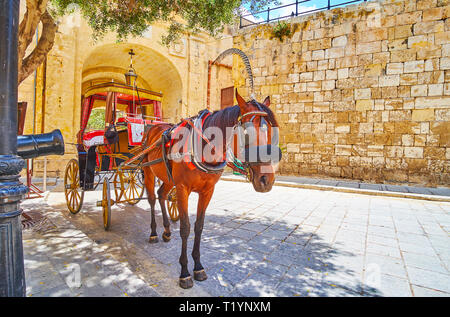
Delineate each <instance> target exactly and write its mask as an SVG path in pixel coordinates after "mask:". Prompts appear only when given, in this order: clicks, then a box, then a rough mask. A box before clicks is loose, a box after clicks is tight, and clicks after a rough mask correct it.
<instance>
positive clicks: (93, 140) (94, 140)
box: [83, 130, 105, 148]
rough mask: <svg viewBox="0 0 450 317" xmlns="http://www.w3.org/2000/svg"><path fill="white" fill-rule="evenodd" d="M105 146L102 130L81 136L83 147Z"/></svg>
mask: <svg viewBox="0 0 450 317" xmlns="http://www.w3.org/2000/svg"><path fill="white" fill-rule="evenodd" d="M101 144H105V131H104V130H94V131H90V132H86V133H84V135H83V145H84V146H85V147H87V148H90V147H91V146H94V145H101Z"/></svg>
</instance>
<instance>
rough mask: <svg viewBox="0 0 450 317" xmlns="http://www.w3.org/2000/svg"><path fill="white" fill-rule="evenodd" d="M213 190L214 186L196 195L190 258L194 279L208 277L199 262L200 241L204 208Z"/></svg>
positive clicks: (201, 279) (206, 206)
mask: <svg viewBox="0 0 450 317" xmlns="http://www.w3.org/2000/svg"><path fill="white" fill-rule="evenodd" d="M213 192H214V187H212V188H210V189H209V190H208V191H206V192H200V193H199V196H198V204H197V219H196V221H195V226H194V232H195V239H194V247H193V249H192V258H193V259H194V279H195V280H196V281H204V280H206V279H207V278H208V276H207V275H206V272H205V270H204V268H203V266H202V263H201V262H200V241H201V236H202V232H203V224H204V221H205V213H206V208H208V204H209V202H210V201H211V197H212V194H213Z"/></svg>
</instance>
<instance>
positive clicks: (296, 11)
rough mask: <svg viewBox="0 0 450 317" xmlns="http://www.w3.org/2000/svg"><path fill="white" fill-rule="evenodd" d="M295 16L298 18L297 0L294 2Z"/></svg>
mask: <svg viewBox="0 0 450 317" xmlns="http://www.w3.org/2000/svg"><path fill="white" fill-rule="evenodd" d="M295 16H298V0H295Z"/></svg>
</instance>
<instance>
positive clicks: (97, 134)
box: [77, 82, 162, 187]
mask: <svg viewBox="0 0 450 317" xmlns="http://www.w3.org/2000/svg"><path fill="white" fill-rule="evenodd" d="M161 101H162V94H161V93H157V92H153V91H150V90H146V89H142V88H136V87H133V86H129V85H125V84H120V83H115V82H109V83H103V84H98V85H94V86H91V87H89V88H88V89H87V90H86V92H85V95H84V99H83V102H82V105H81V120H80V132H79V133H78V142H77V143H78V156H79V162H80V168H81V170H85V173H86V174H85V177H83V175H82V176H81V180H82V183H85V182H84V181H86V184H84V185H86V186H87V187H89V184H90V183H92V181H93V180H92V178H93V176H92V177H91V175H93V172H94V170H96V171H108V170H112V169H114V168H116V167H117V166H118V165H119V164H120V163H121V162H123V161H124V160H126V159H128V158H129V157H131V156H132V154H133V152H134V151H133V150H134V149H136V148H138V147H139V146H140V145H141V142H142V137H143V133H144V122H145V123H146V124H157V123H159V122H161V121H162V106H161Z"/></svg>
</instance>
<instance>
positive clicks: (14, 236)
mask: <svg viewBox="0 0 450 317" xmlns="http://www.w3.org/2000/svg"><path fill="white" fill-rule="evenodd" d="M18 26H19V0H0V33H1V34H2V40H1V41H0V297H4V296H25V291H26V288H25V271H24V262H23V247H22V227H21V222H20V214H21V213H22V210H21V209H20V200H21V199H22V198H23V196H24V195H25V194H26V193H27V191H28V188H27V187H26V186H24V185H23V184H22V183H21V182H20V181H19V173H20V171H21V170H22V168H23V167H24V164H25V161H24V160H23V159H22V158H20V157H18V156H17V89H18V87H17V75H18V74H17V34H18Z"/></svg>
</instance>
